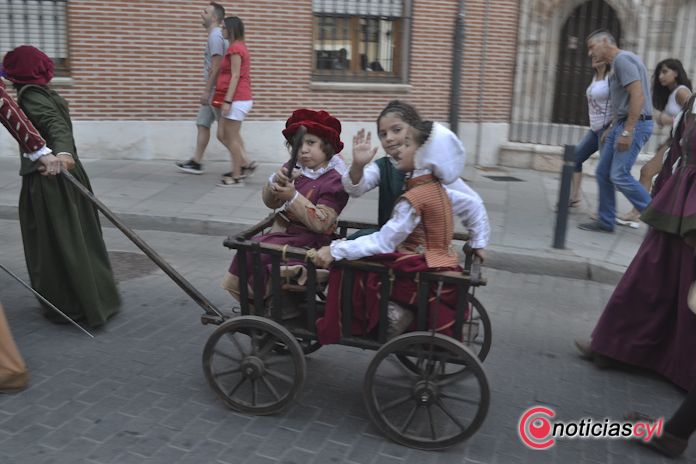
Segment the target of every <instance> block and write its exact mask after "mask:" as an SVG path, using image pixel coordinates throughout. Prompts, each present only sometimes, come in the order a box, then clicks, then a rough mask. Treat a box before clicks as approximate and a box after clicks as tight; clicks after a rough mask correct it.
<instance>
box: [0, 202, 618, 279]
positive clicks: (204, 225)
mask: <svg viewBox="0 0 696 464" xmlns="http://www.w3.org/2000/svg"><path fill="white" fill-rule="evenodd" d="M117 215H118V217H119V218H120V219H121V220H122V221H123V223H124V224H126V225H127V226H128V227H130V228H131V229H135V230H158V231H163V232H175V233H186V234H196V235H211V236H220V237H227V236H230V235H232V236H233V235H236V234H239V233H241V232H242V231H244V230H245V229H247V228H249V226H252V225H254V222H252V221H240V222H235V223H233V222H226V221H214V220H201V219H193V218H182V217H175V216H150V215H142V214H129V213H117ZM18 218H19V216H18V208H17V207H12V206H0V219H9V220H18ZM102 225H104V226H105V227H114V226H113V224H111V222H109V221H108V220H107V219H106V218H104V217H103V216H102ZM487 251H488V258H487V260H486V263H485V266H486V267H488V268H492V269H499V270H503V271H508V272H515V273H522V274H524V273H526V274H538V275H548V276H553V277H565V278H569V279H579V280H590V281H594V282H600V283H604V284H616V283H618V281H619V280H620V279H621V276H622V275H623V273H624V271H625V269H624V268H623V267H622V266H618V265H612V264H610V263H605V262H599V261H593V260H590V259H588V258H582V257H579V256H576V255H574V254H573V253H572V252H569V251H567V250H554V251H550V250H549V251H537V250H530V249H525V248H513V247H503V246H496V245H492V246H490V247H489V248H488V249H487Z"/></svg>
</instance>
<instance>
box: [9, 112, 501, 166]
mask: <svg viewBox="0 0 696 464" xmlns="http://www.w3.org/2000/svg"><path fill="white" fill-rule="evenodd" d="M284 127H285V121H246V122H244V123H243V125H242V137H243V139H244V144H245V146H246V149H247V152H248V153H249V155H250V156H251V157H252V158H253V159H254V160H256V161H258V162H262V163H281V162H283V161H285V160H287V157H288V151H287V148H286V147H285V144H284V142H285V140H284V139H283V137H282V135H281V131H282V129H283V128H284ZM216 128H217V126H216V125H213V128H212V131H211V138H210V143H209V144H208V148H207V150H206V152H205V159H206V160H209V161H223V160H227V159H229V154H228V153H227V150H226V149H225V147H224V146H222V144H221V143H220V142H219V141H218V140H217V139H216V138H215V133H216ZM362 128H365V129H368V130H370V131H371V132H372V143H373V144H375V145H379V140H378V138H377V134H376V128H375V122H374V121H364V122H360V121H358V122H347V123H344V124H343V136H342V140H343V142H344V143H345V148H344V149H343V157H344V159H345V160H346V162H347V163H350V161H351V159H352V141H353V135H354V134H355V133H356V132H357V131H358V130H359V129H362ZM508 129H509V125H508V124H505V123H484V124H480V125H479V124H473V123H462V124H460V127H459V137H460V138H461V139H462V141H463V142H464V146H465V147H466V151H467V164H469V165H473V164H478V165H481V166H495V165H497V164H498V153H499V151H500V147H501V145H503V144H504V143H505V142H506V140H507V135H508ZM196 131H197V128H196V125H195V122H194V121H74V133H75V139H76V143H77V149H78V152H79V154H80V156H81V157H83V158H99V159H132V160H153V159H168V160H169V159H170V160H186V159H188V158H190V157H191V156H192V154H193V151H194V148H195V144H196ZM477 148H478V150H477ZM477 151H478V152H479V155H478V156H476V152H477ZM0 154H2V155H3V156H4V155H8V156H16V154H17V144H16V143H15V142H14V140H12V139H11V138H10V137H9V136H8V137H0Z"/></svg>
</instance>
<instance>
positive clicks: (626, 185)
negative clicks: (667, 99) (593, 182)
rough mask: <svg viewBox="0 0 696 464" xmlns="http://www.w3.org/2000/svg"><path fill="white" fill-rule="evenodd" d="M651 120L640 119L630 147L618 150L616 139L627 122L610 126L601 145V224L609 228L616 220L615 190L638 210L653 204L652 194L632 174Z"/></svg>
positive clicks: (612, 226)
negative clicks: (632, 168)
mask: <svg viewBox="0 0 696 464" xmlns="http://www.w3.org/2000/svg"><path fill="white" fill-rule="evenodd" d="M652 130H653V122H652V121H638V123H637V124H636V127H635V129H634V130H633V140H632V142H631V146H630V147H629V149H628V150H626V151H618V150H617V148H616V142H617V141H618V139H619V137H620V136H621V132H623V131H624V122H620V123H618V124H616V125H615V126H614V127H613V128H611V129H609V133H608V134H607V138H606V140H605V141H604V144H603V145H602V146H601V148H600V152H599V163H598V164H597V184H598V185H599V223H600V225H601V227H602V228H604V229H607V230H612V229H614V221H615V220H616V190H615V189H618V190H619V192H621V193H623V194H624V196H625V197H626V198H627V199H628V201H630V202H631V204H633V206H635V208H636V209H637V210H638V211H643V210H644V209H645V207H646V206H647V205H648V203H650V193H648V191H647V190H645V188H643V186H642V185H640V183H639V182H638V181H637V180H636V179H635V178H634V177H633V176H632V175H631V167H633V164H634V163H635V162H636V158H637V157H638V153H640V149H641V148H643V145H645V143H646V142H647V141H648V139H649V138H650V134H651V133H652Z"/></svg>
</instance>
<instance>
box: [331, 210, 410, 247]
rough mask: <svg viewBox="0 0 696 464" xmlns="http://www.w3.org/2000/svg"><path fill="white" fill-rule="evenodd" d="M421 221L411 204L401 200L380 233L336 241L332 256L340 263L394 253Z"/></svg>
mask: <svg viewBox="0 0 696 464" xmlns="http://www.w3.org/2000/svg"><path fill="white" fill-rule="evenodd" d="M420 221H421V217H420V216H419V215H418V213H417V212H416V210H415V209H414V208H413V207H412V206H411V204H410V203H409V202H408V201H407V200H404V199H401V200H399V201H397V202H396V205H394V211H393V212H392V217H391V219H389V221H387V223H386V224H384V225H383V226H382V228H381V229H380V230H379V231H377V232H375V233H374V234H370V235H363V236H362V237H358V238H356V239H355V240H334V241H333V242H331V256H333V258H334V259H335V260H336V261H338V260H341V259H360V258H364V257H365V256H372V255H376V254H380V253H390V252H393V251H395V250H396V247H397V246H399V245H400V244H401V243H402V242H403V241H404V240H406V238H407V237H408V236H409V235H411V232H413V231H414V229H415V228H416V227H417V226H418V224H420Z"/></svg>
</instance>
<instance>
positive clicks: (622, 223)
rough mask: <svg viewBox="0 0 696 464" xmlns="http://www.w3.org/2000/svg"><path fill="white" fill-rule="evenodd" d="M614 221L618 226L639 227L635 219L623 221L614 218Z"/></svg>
mask: <svg viewBox="0 0 696 464" xmlns="http://www.w3.org/2000/svg"><path fill="white" fill-rule="evenodd" d="M616 223H617V224H618V225H620V226H626V227H630V228H631V229H638V228H640V222H637V221H625V220H623V219H619V218H616Z"/></svg>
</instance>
